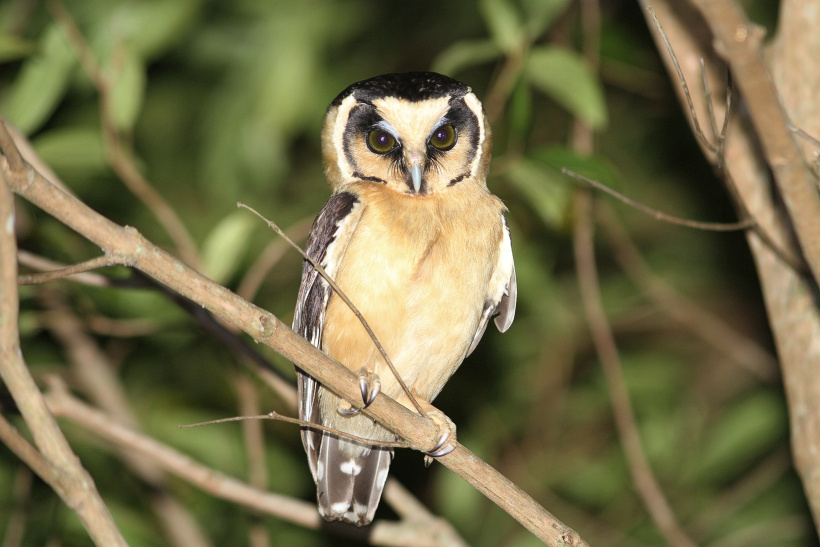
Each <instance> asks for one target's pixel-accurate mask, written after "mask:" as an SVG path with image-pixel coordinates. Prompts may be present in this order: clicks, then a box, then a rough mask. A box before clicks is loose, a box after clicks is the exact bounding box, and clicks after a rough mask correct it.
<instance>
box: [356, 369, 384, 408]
mask: <svg viewBox="0 0 820 547" xmlns="http://www.w3.org/2000/svg"><path fill="white" fill-rule="evenodd" d="M359 390H360V391H361V392H362V401H363V402H364V408H367V407H369V406H370V405H371V404H372V403H373V401H375V400H376V397H377V396H378V395H379V393H381V390H382V383H381V380H379V376H378V375H377V374H376V373H373V372H370V371H369V370H367V369H366V368H364V367H362V369H361V370H359Z"/></svg>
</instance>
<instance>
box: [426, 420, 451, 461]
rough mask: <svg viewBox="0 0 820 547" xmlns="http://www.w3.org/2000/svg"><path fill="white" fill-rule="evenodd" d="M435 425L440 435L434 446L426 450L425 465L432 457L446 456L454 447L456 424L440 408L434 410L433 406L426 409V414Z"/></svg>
mask: <svg viewBox="0 0 820 547" xmlns="http://www.w3.org/2000/svg"><path fill="white" fill-rule="evenodd" d="M427 415H428V416H429V417H430V419H431V420H433V422H435V423H436V425H438V426H439V430H440V431H441V435H440V436H439V438H438V442H437V443H436V446H434V447H433V448H431V449H430V451H429V452H427V455H426V456H425V457H424V463H425V465H426V466H428V467H429V466H430V463H432V461H433V460H432V458H440V457H442V456H446V455H447V454H449V453H450V452H452V451H453V450H455V449H456V443H457V442H458V441H457V440H456V424H454V423H453V421H452V420H450V418H448V417H447V416H446V415H445V414H444V413H443V412H441V411H440V410H436V409H435V408H433V410H432V411H428V414H427Z"/></svg>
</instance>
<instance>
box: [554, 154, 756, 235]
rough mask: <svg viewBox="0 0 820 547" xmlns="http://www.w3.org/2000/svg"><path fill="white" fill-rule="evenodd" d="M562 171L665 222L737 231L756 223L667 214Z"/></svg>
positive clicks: (580, 176)
mask: <svg viewBox="0 0 820 547" xmlns="http://www.w3.org/2000/svg"><path fill="white" fill-rule="evenodd" d="M561 172H562V173H564V174H565V175H567V176H570V177H572V178H574V179H575V180H578V181H581V182H584V183H586V184H589V185H590V186H592V187H593V188H596V189H598V190H601V191H602V192H606V193H607V194H609V195H610V196H613V197H615V198H617V199H618V200H620V201H622V202H624V203H626V204H627V205H629V206H630V207H634V208H635V209H637V210H638V211H641V212H642V213H646V214H647V215H649V216H651V217H652V218H655V219H657V220H661V221H663V222H668V223H669V224H677V225H678V226H686V227H687V228H695V229H696V230H707V231H711V232H736V231H738V230H746V229H748V228H752V227H754V225H755V224H754V220H752V219H746V220H741V221H738V222H728V223H724V222H700V221H697V220H689V219H686V218H680V217H675V216H672V215H667V214H666V213H663V212H661V211H658V210H657V209H653V208H651V207H647V206H646V205H644V204H642V203H638V202H637V201H635V200H633V199H631V198H628V197H626V196H625V195H623V194H621V193H619V192H616V191H615V190H613V189H612V188H609V187H608V186H605V185H603V184H601V183H600V182H598V181H595V180H592V179H588V178H586V177H584V176H582V175H579V174H578V173H575V172H573V171H570V170H569V169H567V168H563V169H561Z"/></svg>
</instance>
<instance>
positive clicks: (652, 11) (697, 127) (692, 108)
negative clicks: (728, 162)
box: [646, 4, 717, 153]
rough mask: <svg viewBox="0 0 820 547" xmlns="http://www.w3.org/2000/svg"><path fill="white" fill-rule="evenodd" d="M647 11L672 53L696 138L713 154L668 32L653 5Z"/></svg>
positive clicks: (713, 148)
mask: <svg viewBox="0 0 820 547" xmlns="http://www.w3.org/2000/svg"><path fill="white" fill-rule="evenodd" d="M646 10H647V11H648V12H649V14H650V15H651V16H652V20H653V21H655V26H656V27H657V29H658V33H659V34H660V35H661V38H662V39H663V43H664V44H666V50H667V51H668V52H669V53H670V55H671V57H672V63H673V64H674V65H675V71H676V72H677V73H678V81H679V82H680V86H681V88H683V92H684V95H685V96H686V104H687V105H688V106H689V114H690V115H691V119H692V124H693V125H694V127H695V136H696V137H697V138H698V140H699V141H700V142H701V144H702V145H703V147H704V148H706V149H707V150H710V151H711V152H712V153H715V152H717V150H716V149H715V145H714V144H712V143H710V142H709V140H708V139H707V138H706V136H705V135H704V134H703V130H702V129H701V128H700V122H698V116H697V114H695V105H694V104H693V103H692V97H691V95H689V85H688V84H687V83H686V78H684V77H683V71H682V70H681V68H680V63H678V58H677V56H675V55H674V52H673V51H672V44H670V43H669V38H667V36H666V32H665V31H664V30H663V27H662V26H661V23H660V21H658V17H657V15H655V8H653V7H652V5H651V4H649V5H647V7H646Z"/></svg>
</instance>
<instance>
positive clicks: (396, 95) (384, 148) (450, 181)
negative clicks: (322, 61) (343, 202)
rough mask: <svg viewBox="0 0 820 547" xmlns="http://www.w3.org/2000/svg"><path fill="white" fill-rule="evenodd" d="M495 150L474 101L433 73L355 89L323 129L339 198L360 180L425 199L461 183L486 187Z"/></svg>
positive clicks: (389, 77)
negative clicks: (345, 189)
mask: <svg viewBox="0 0 820 547" xmlns="http://www.w3.org/2000/svg"><path fill="white" fill-rule="evenodd" d="M491 149H492V140H491V138H490V131H489V126H488V124H487V121H486V116H485V114H484V109H483V108H482V106H481V103H480V102H479V100H478V98H477V97H476V96H475V94H473V93H472V91H470V88H469V87H467V86H466V85H464V84H462V83H460V82H458V81H456V80H453V79H452V78H448V77H447V76H442V75H440V74H435V73H433V72H408V73H404V74H385V75H383V76H377V77H375V78H371V79H369V80H364V81H361V82H358V83H355V84H353V85H351V86H350V87H348V88H347V89H345V90H344V91H343V92H342V93H341V94H340V95H339V96H338V97H337V98H336V99H335V100H334V101H333V103H331V105H330V108H329V109H328V112H327V115H326V117H325V123H324V128H323V130H322V152H323V156H324V162H325V173H326V175H327V178H328V181H329V182H330V185H331V186H332V187H333V190H334V191H337V190H339V189H340V188H342V187H344V186H345V185H347V184H352V183H357V182H362V181H365V182H372V183H374V184H383V185H385V186H386V187H388V188H390V189H391V190H393V191H395V192H400V193H402V194H406V195H411V196H419V197H421V196H429V195H431V194H434V193H439V192H445V191H446V190H447V188H449V187H452V186H454V185H457V184H462V183H464V184H475V183H478V184H481V185H482V186H486V177H487V169H488V167H489V161H490V153H491Z"/></svg>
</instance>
